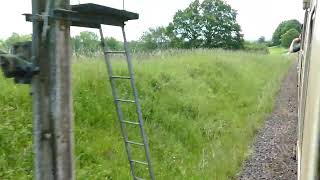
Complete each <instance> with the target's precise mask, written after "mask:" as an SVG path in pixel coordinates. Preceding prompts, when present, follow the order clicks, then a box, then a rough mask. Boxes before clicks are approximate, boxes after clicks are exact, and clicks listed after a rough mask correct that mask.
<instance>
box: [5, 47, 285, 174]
mask: <svg viewBox="0 0 320 180" xmlns="http://www.w3.org/2000/svg"><path fill="white" fill-rule="evenodd" d="M113 63H114V67H115V74H117V75H125V74H126V73H127V71H126V68H125V65H124V63H123V62H122V61H116V62H113ZM289 64H290V60H289V59H287V58H286V57H284V56H278V55H258V54H250V53H243V52H226V51H209V50H199V51H196V50H195V51H190V52H185V53H178V54H175V55H171V56H169V55H167V56H156V57H153V58H150V61H135V62H134V65H135V71H136V77H137V86H138V90H139V92H140V99H141V101H142V109H143V115H144V120H145V126H146V131H147V134H148V138H149V142H150V148H151V154H152V160H153V165H154V167H155V172H156V177H157V179H219V180H221V179H230V178H232V177H234V176H235V174H236V173H237V172H238V171H239V169H240V167H241V164H242V162H243V160H244V159H245V157H246V156H247V154H248V152H249V146H250V145H251V143H252V140H253V137H254V135H255V133H256V131H257V129H258V128H259V127H260V126H261V124H262V122H263V120H264V119H265V118H266V116H267V115H268V114H269V113H270V112H271V111H272V109H273V104H274V97H275V95H276V92H277V90H278V89H279V85H280V82H281V79H282V77H283V75H284V74H285V73H286V72H287V70H288V67H289ZM73 67H74V68H73V77H74V81H73V87H74V89H73V91H74V92H73V93H74V106H75V126H76V129H75V140H76V143H75V147H76V148H75V151H76V157H75V158H76V166H77V179H83V180H85V179H120V180H122V179H131V174H130V171H129V164H128V161H127V156H126V153H125V150H124V144H123V140H122V138H121V135H120V129H119V123H118V121H117V118H116V114H115V108H114V104H113V100H112V96H111V90H110V86H109V83H108V81H107V75H106V68H105V65H104V63H103V60H102V59H96V60H89V59H87V60H80V61H77V62H76V63H74V66H73ZM118 84H119V89H120V90H119V93H120V94H121V96H122V97H124V98H131V94H130V91H128V90H127V88H126V87H128V84H126V83H124V81H122V82H118ZM0 85H1V89H2V91H0V99H1V101H0V111H1V113H0V142H1V143H0V179H14V180H16V179H32V177H33V174H32V173H33V172H32V171H33V170H32V162H33V161H32V158H33V155H32V125H31V123H32V120H31V115H32V114H31V100H30V97H29V95H28V91H29V88H28V87H26V86H20V85H14V84H13V83H12V82H11V80H5V79H2V78H0ZM123 108H124V109H125V114H126V117H127V119H128V120H135V119H136V117H135V114H134V113H130V112H129V111H127V110H132V107H130V106H123ZM127 128H128V131H129V133H130V138H131V139H134V140H137V141H139V139H138V136H136V135H134V132H135V131H136V130H137V129H135V128H134V127H132V126H127ZM133 151H134V152H133V153H134V155H135V157H136V159H141V160H143V156H141V155H140V154H141V153H142V152H141V151H140V150H139V149H136V148H135V149H133ZM138 169H139V170H138V171H139V172H142V171H143V170H145V169H144V167H138ZM144 175H145V174H143V173H142V174H140V176H144Z"/></svg>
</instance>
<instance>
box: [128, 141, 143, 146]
mask: <svg viewBox="0 0 320 180" xmlns="http://www.w3.org/2000/svg"><path fill="white" fill-rule="evenodd" d="M126 143H129V144H133V145H137V146H144V144H142V143H138V142H133V141H126Z"/></svg>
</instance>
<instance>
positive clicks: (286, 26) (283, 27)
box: [272, 19, 302, 46]
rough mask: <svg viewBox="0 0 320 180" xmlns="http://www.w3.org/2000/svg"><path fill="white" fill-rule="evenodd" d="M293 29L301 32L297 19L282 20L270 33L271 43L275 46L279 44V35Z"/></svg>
mask: <svg viewBox="0 0 320 180" xmlns="http://www.w3.org/2000/svg"><path fill="white" fill-rule="evenodd" d="M290 29H295V30H296V31H298V32H299V33H301V31H302V30H301V23H300V22H299V21H298V20H295V19H292V20H288V21H283V22H281V23H280V24H279V26H278V27H277V29H276V30H275V32H274V33H273V35H272V42H273V45H275V46H277V45H280V44H281V36H282V35H283V34H285V33H286V32H287V31H288V30H290Z"/></svg>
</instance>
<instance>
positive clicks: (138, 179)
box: [134, 176, 145, 180]
mask: <svg viewBox="0 0 320 180" xmlns="http://www.w3.org/2000/svg"><path fill="white" fill-rule="evenodd" d="M134 179H137V180H145V179H143V178H139V177H137V176H136V177H134Z"/></svg>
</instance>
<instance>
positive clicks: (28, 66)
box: [0, 41, 39, 84]
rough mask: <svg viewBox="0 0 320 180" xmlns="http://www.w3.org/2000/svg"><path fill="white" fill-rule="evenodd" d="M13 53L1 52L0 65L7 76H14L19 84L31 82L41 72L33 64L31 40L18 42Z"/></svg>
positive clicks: (13, 48)
mask: <svg viewBox="0 0 320 180" xmlns="http://www.w3.org/2000/svg"><path fill="white" fill-rule="evenodd" d="M12 53H13V54H7V53H5V52H2V51H1V52H0V66H1V69H2V71H3V74H4V76H5V77H6V78H14V81H15V83H17V84H31V80H32V77H33V76H34V75H36V74H38V73H39V67H38V66H36V65H35V64H33V63H32V62H33V60H34V59H35V57H31V42H30V41H28V42H22V43H16V44H14V45H13V47H12Z"/></svg>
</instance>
